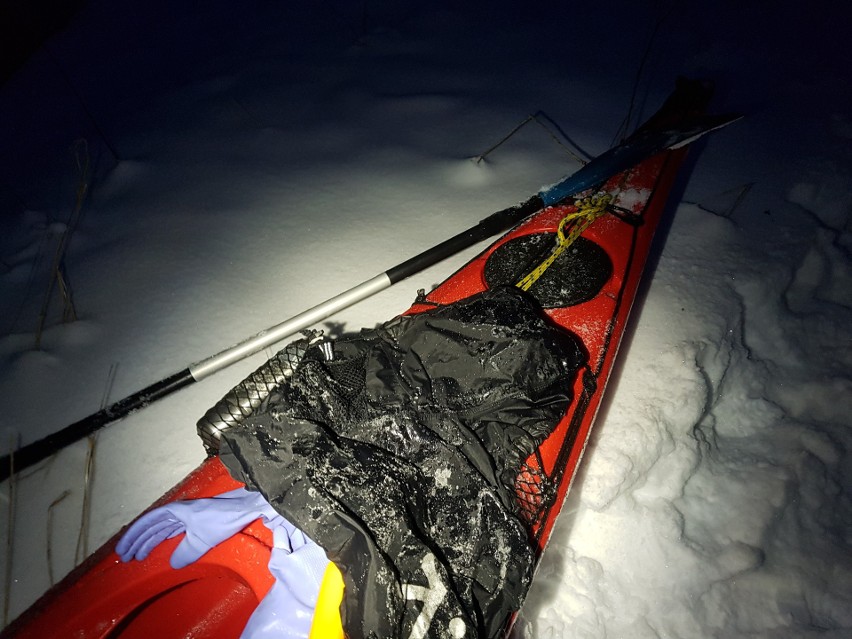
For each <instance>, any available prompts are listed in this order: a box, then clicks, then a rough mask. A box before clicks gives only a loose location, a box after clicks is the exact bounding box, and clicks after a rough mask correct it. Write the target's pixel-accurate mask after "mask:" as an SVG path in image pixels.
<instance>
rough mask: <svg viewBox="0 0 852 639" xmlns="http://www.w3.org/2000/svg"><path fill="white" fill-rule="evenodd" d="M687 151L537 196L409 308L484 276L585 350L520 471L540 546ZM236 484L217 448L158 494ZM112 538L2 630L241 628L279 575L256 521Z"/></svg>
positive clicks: (215, 490) (447, 296)
mask: <svg viewBox="0 0 852 639" xmlns="http://www.w3.org/2000/svg"><path fill="white" fill-rule="evenodd" d="M684 154H685V148H684V147H681V148H678V149H674V150H667V151H664V152H662V153H658V154H656V155H653V156H652V157H649V158H647V159H645V160H643V161H642V162H640V163H639V164H637V165H636V166H634V167H632V168H630V169H628V170H626V171H623V172H620V173H618V174H616V175H614V176H613V177H611V178H609V179H608V180H607V181H606V182H605V183H604V184H603V185H602V186H600V187H599V188H596V189H589V190H587V191H584V192H582V193H578V194H575V195H574V196H573V197H572V198H570V199H569V203H565V204H561V205H558V206H552V207H546V208H543V209H542V210H541V211H539V212H538V213H537V214H535V215H533V216H532V217H530V218H528V219H527V220H526V221H524V222H522V223H521V224H520V225H518V226H517V227H515V228H514V229H513V230H511V231H510V232H509V233H507V234H506V235H504V236H503V237H502V238H500V239H499V240H498V241H496V242H495V243H494V244H492V245H491V246H490V247H489V248H487V249H486V250H485V251H484V252H483V253H482V254H480V255H479V256H478V257H476V258H475V259H473V260H472V261H470V262H469V263H468V264H466V265H465V266H464V267H462V268H461V269H459V270H458V271H457V272H456V273H455V274H453V275H452V276H451V277H450V278H448V279H447V280H446V281H445V282H444V283H442V284H440V285H439V286H438V287H437V288H435V289H434V290H433V291H431V292H430V293H428V294H426V295H425V297H421V298H420V299H418V301H417V302H416V303H415V304H414V306H412V307H411V309H409V310H408V313H409V314H416V313H420V312H423V311H425V310H427V309H430V308H434V307H435V305H436V304H441V305H443V304H448V303H451V302H454V301H457V300H460V299H463V298H467V297H469V296H471V295H474V294H476V293H479V292H481V291H484V290H485V289H487V288H489V287H491V286H497V285H505V284H516V285H518V286H519V287H521V288H524V289H525V290H527V291H528V292H529V293H530V294H531V295H532V296H533V297H535V298H536V300H538V301H539V302H540V304H541V306H542V307H543V308H544V310H545V312H546V313H547V315H549V317H550V318H551V319H552V320H553V322H555V323H556V324H557V325H559V326H560V327H562V328H564V329H566V330H567V331H570V332H571V333H573V334H574V335H575V336H577V337H578V338H579V340H580V341H581V343H582V345H583V347H584V348H585V350H586V352H587V354H588V360H587V364H586V365H585V366H584V368H583V370H581V371H580V374H579V375H578V376H577V379H576V382H575V385H574V389H573V398H574V399H573V401H572V403H571V405H570V407H569V409H568V411H567V412H566V413H565V415H564V417H563V418H562V420H561V421H560V422H559V424H558V426H557V427H556V429H555V430H554V431H553V432H552V433H551V434H550V435H549V436H548V437H547V439H546V440H545V441H544V442H543V443H542V444H541V445H540V447H539V448H538V450H536V451H535V453H534V454H532V455H530V457H529V458H528V459H527V460H526V463H525V464H524V465H523V467H522V468H521V470H520V472H519V474H518V476H517V479H516V482H515V485H516V495H517V500H518V504H519V505H520V512H521V515H522V518H523V519H524V520H525V523H526V525H527V528H528V529H529V531H530V533H531V536H532V537H533V540H534V544H535V548H536V552H537V554H538V556H540V555H541V552H543V550H544V549H545V547H546V545H547V541H548V539H549V537H550V535H551V532H552V530H553V526H554V524H555V522H556V518H557V516H558V514H559V511H560V508H561V505H562V503H563V502H564V499H565V496H566V495H567V493H568V491H569V489H570V487H571V483H572V481H573V479H574V476H575V474H576V471H577V468H578V465H579V462H580V460H581V458H582V455H583V451H584V449H585V446H586V443H587V441H588V438H589V434H590V431H591V428H592V425H593V423H594V420H595V415H596V413H597V411H598V408H599V407H600V404H601V400H602V397H603V393H604V390H605V388H606V385H607V380H608V378H609V376H610V373H611V372H612V368H613V363H614V361H615V357H616V354H617V351H618V346H619V343H620V341H621V338H622V335H623V333H624V329H625V324H626V322H627V318H628V315H629V313H630V309H631V306H632V305H633V301H634V298H635V296H636V292H637V288H638V286H639V282H640V278H641V276H642V272H643V268H644V265H645V262H646V259H647V257H648V254H649V251H650V247H651V242H652V239H653V237H654V232H655V230H656V229H657V227H658V225H659V222H660V219H661V217H662V215H663V213H664V210H665V208H666V205H667V200H668V197H669V194H670V192H671V189H672V186H673V184H674V181H675V179H676V176H677V172H678V168H679V166H680V165H681V163H682V160H683V158H684ZM531 256H532V257H531ZM519 269H520V270H519ZM578 274H579V275H581V277H580V276H578ZM519 275H520V277H519ZM239 485H240V484H239V483H238V482H236V481H235V480H233V479H232V478H231V477H230V475H229V474H228V472H227V471H226V470H225V468H224V466H223V465H222V464H221V463H220V461H219V459H218V458H211V459H208V460H207V461H205V462H204V463H202V464H201V466H200V467H199V468H198V469H196V470H195V471H194V472H193V473H192V474H190V475H189V476H188V477H187V478H186V479H185V480H184V481H182V482H181V483H180V484H179V485H178V486H177V487H175V488H174V489H173V490H172V491H170V492H169V493H168V494H166V495H164V496H163V497H162V498H161V499H160V500H159V501H158V502H157V504H155V505H161V504H163V503H167V502H169V501H172V500H178V499H194V498H199V497H210V496H214V495H217V494H220V493H222V492H224V491H227V490H231V489H233V488H235V487H238V486H239ZM118 537H119V536H118V535H117V536H116V537H115V538H113V539H112V540H110V541H109V542H108V543H106V544H105V545H104V546H103V547H101V548H100V549H99V550H98V551H97V552H95V553H94V554H93V555H92V556H91V557H90V558H89V559H88V560H86V561H85V562H84V563H83V564H82V565H80V566H79V567H78V568H77V569H75V570H74V571H73V572H72V573H71V574H69V575H68V576H67V577H66V578H65V579H64V580H63V581H62V582H61V583H59V584H58V585H56V586H55V587H54V588H52V589H51V590H50V591H49V592H48V593H46V594H45V595H44V596H43V597H42V598H41V599H40V600H39V601H38V602H36V603H35V604H34V605H33V606H32V607H31V608H30V609H29V610H28V611H27V612H25V613H24V614H23V615H22V616H21V617H20V618H19V619H17V620H16V621H15V622H14V623H13V624H12V625H11V626H9V627H8V628H7V629H6V630H5V631H4V632H3V633H2V635H0V636H2V637H3V638H11V637H17V638H20V639H25V638H32V639H42V638H44V637H77V638H80V639H96V638H98V639H107V638H110V639H117V638H119V637H120V638H121V639H131V638H136V637H138V638H140V639H142V638H144V639H149V638H151V637H158V638H160V639H170V638H178V637H197V638H210V639H212V638H214V637H215V638H216V639H226V638H228V637H238V636H239V635H240V632H241V631H242V629H243V628H244V626H245V624H246V621H247V620H248V618H249V616H250V615H251V613H252V612H253V610H254V609H255V608H256V606H257V605H258V602H259V601H260V600H261V599H262V598H263V597H264V595H265V594H266V592H267V590H268V589H269V588H270V587H271V585H272V582H273V579H272V576H271V575H270V573H269V571H268V570H267V562H268V559H269V553H270V547H271V538H270V534H269V531H268V530H267V529H266V528H265V527H264V526H263V525H261V524H260V523H259V522H255V523H254V524H252V525H250V526H249V527H248V528H246V529H245V530H243V531H242V532H241V533H239V534H237V535H235V536H234V537H232V538H230V539H229V540H228V541H226V542H224V543H222V544H220V545H219V546H217V547H216V548H214V549H213V550H211V551H210V552H208V553H207V554H206V555H204V556H203V557H202V558H201V559H200V560H199V561H197V562H196V563H194V564H192V565H190V566H188V567H186V568H183V569H180V570H174V569H172V568H171V567H170V565H169V556H170V555H171V553H172V551H173V549H174V548H175V546H176V545H177V543H178V542H179V538H175V539H172V540H169V541H166V542H164V543H162V544H161V545H160V546H159V547H157V548H156V549H155V550H154V551H153V553H152V554H151V555H150V556H149V557H148V558H147V559H146V560H145V561H132V562H129V563H123V562H121V561H120V560H119V557H118V556H117V555H116V553H115V550H114V548H115V544H116V542H117V539H118ZM338 601H339V599H338ZM315 619H316V617H315ZM315 628H316V626H315ZM312 636H322V635H320V634H317V632H314V633H313V634H312Z"/></svg>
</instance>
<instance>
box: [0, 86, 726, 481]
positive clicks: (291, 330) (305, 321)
mask: <svg viewBox="0 0 852 639" xmlns="http://www.w3.org/2000/svg"><path fill="white" fill-rule="evenodd" d="M708 99H709V94H708V93H707V90H706V88H705V87H703V86H701V85H700V84H699V83H691V82H679V83H678V86H677V89H676V90H675V92H674V93H673V94H672V95H671V96H670V97H669V98H668V100H667V101H666V103H665V104H664V105H663V107H662V108H661V109H660V110H659V111H658V112H657V113H656V114H655V115H654V116H652V118H651V119H650V120H649V121H648V122H647V123H646V124H645V125H643V126H642V127H640V128H639V129H638V130H637V132H636V133H635V134H634V135H632V136H631V137H630V138H628V139H627V140H626V141H625V142H623V143H621V144H619V145H617V146H615V147H613V148H612V149H610V150H608V151H606V152H605V153H603V154H602V155H600V156H598V157H597V158H595V159H594V160H592V161H591V162H589V163H588V164H587V165H585V166H584V167H583V168H581V169H580V170H579V171H577V172H576V173H574V174H572V175H571V176H569V177H566V178H564V179H563V180H561V181H560V182H558V183H556V184H554V185H553V186H550V187H548V188H546V189H544V190H543V191H541V192H540V193H538V194H536V195H534V196H532V197H531V198H529V199H528V200H526V201H525V202H523V203H521V204H518V205H516V206H512V207H509V208H507V209H504V210H502V211H498V212H496V213H494V214H492V215H490V216H488V217H487V218H485V219H483V220H482V221H480V222H479V223H478V224H476V225H475V226H473V227H471V228H470V229H468V230H466V231H463V232H461V233H459V234H458V235H455V236H454V237H452V238H450V239H448V240H445V241H444V242H441V243H440V244H438V245H436V246H434V247H432V248H430V249H427V250H425V251H423V252H422V253H420V254H419V255H416V256H414V257H412V258H410V259H408V260H406V261H404V262H402V263H400V264H398V265H396V266H394V267H392V268H390V269H388V270H387V271H385V272H384V273H380V274H379V275H376V276H375V277H373V278H371V279H368V280H366V281H364V282H362V283H361V284H358V285H357V286H355V287H353V288H350V289H349V290H347V291H345V292H343V293H341V294H340V295H337V296H335V297H333V298H331V299H329V300H327V301H325V302H322V303H321V304H318V305H316V306H314V307H313V308H310V309H308V310H306V311H304V312H302V313H299V314H298V315H295V316H294V317H291V318H290V319H288V320H286V321H284V322H282V323H280V324H277V325H276V326H273V327H271V328H269V329H267V330H265V331H262V332H261V333H258V334H257V335H255V336H253V337H251V338H249V339H247V340H245V341H243V342H241V343H239V344H237V345H235V346H232V347H231V348H228V349H226V350H224V351H222V352H221V353H218V354H216V355H213V356H212V357H209V358H207V359H205V360H204V361H202V362H199V363H197V364H192V365H190V366H188V367H187V368H185V369H183V370H182V371H180V372H178V373H175V374H174V375H171V376H169V377H166V378H164V379H162V380H160V381H158V382H156V383H154V384H151V385H150V386H148V387H146V388H143V389H142V390H140V391H138V392H136V393H133V394H132V395H129V396H128V397H125V398H124V399H121V400H119V401H117V402H115V403H114V404H112V405H110V406H108V407H107V408H104V409H103V410H100V411H98V412H97V413H94V414H93V415H89V416H88V417H85V418H83V419H81V420H79V421H76V422H74V423H73V424H70V425H69V426H66V427H65V428H62V429H61V430H59V431H57V432H55V433H53V434H51V435H48V436H47V437H44V438H43V439H40V440H38V441H35V442H32V443H30V444H27V445H26V446H23V447H22V448H20V449H19V450H17V451H15V452H14V453H12V454H10V455H5V456H3V457H2V459H0V481H3V480H5V479H7V478H8V477H9V476H10V475H11V474H12V472H15V473H17V472H20V471H21V470H24V469H26V468H29V467H30V466H33V465H34V464H36V463H38V462H40V461H42V460H43V459H46V458H47V457H50V456H51V455H53V454H55V453H57V452H59V451H61V450H62V449H63V448H66V447H67V446H69V445H71V444H73V443H74V442H76V441H79V440H81V439H83V438H85V437H87V436H89V435H91V434H92V433H94V432H96V431H97V430H99V429H100V428H102V427H103V426H105V425H107V424H109V423H111V422H114V421H117V420H119V419H121V418H122V417H124V416H126V415H128V414H129V413H130V412H132V411H134V410H138V409H141V408H144V407H145V406H148V405H149V404H151V403H152V402H155V401H157V400H158V399H161V398H163V397H165V396H167V395H170V394H172V393H174V392H176V391H178V390H180V389H182V388H185V387H187V386H189V385H190V384H193V383H195V382H197V381H200V380H201V379H204V378H205V377H207V376H209V375H212V374H213V373H215V372H217V371H219V370H221V369H223V368H226V367H227V366H230V365H231V364H233V363H234V362H237V361H240V360H242V359H244V358H246V357H248V356H250V355H252V354H254V353H257V352H258V351H260V350H262V349H264V348H266V347H268V346H271V345H273V344H275V343H277V342H279V341H281V340H283V339H285V338H287V337H289V336H291V335H293V334H295V333H298V332H299V331H301V330H304V329H306V328H308V327H310V326H312V325H314V324H316V323H317V322H320V321H322V320H324V319H326V318H328V317H330V316H331V315H333V314H334V313H336V312H338V311H340V310H342V309H344V308H347V307H349V306H352V305H353V304H355V303H356V302H359V301H361V300H364V299H366V298H368V297H370V296H372V295H375V294H376V293H378V292H379V291H382V290H384V289H386V288H388V287H390V286H392V285H394V284H396V283H397V282H400V281H402V280H404V279H406V278H408V277H410V276H412V275H414V274H415V273H419V272H421V271H423V270H424V269H426V268H428V267H430V266H432V265H433V264H436V263H438V262H440V261H442V260H444V259H446V258H447V257H450V256H452V255H455V254H456V253H458V252H459V251H462V250H463V249H466V248H468V247H470V246H472V245H474V244H476V243H477V242H479V241H481V240H484V239H487V238H489V237H492V236H494V235H497V234H498V233H502V232H504V231H507V230H509V229H510V228H512V227H513V226H514V225H516V224H517V223H519V222H520V221H521V220H523V219H524V218H526V217H528V216H529V215H532V214H533V213H535V212H537V211H539V210H541V209H542V208H543V207H545V206H552V205H554V204H557V203H559V202H562V201H563V200H565V199H567V198H568V197H569V196H571V195H573V194H575V193H578V192H581V191H584V190H586V189H589V188H591V187H593V186H596V185H598V184H601V183H602V182H604V181H606V180H607V179H608V178H610V177H612V176H613V175H615V174H617V173H620V172H621V171H624V170H626V169H629V168H630V167H632V166H634V165H636V164H638V163H639V162H641V161H642V160H644V159H646V158H648V157H651V156H653V155H655V154H657V153H659V152H662V151H664V150H667V149H674V148H678V147H681V146H684V145H686V144H689V143H690V142H692V141H694V140H696V139H697V138H699V137H701V136H702V135H704V134H706V133H709V132H710V131H714V130H716V129H719V128H721V127H723V126H725V125H727V124H729V123H731V122H733V121H734V120H736V119H738V117H732V116H716V117H706V116H698V117H695V118H692V119H690V121H689V122H682V121H681V122H670V121H668V118H667V114H668V113H670V112H671V111H672V106H675V105H676V106H677V109H678V110H679V111H680V112H681V113H682V112H683V111H684V109H683V104H684V103H688V104H689V105H690V106H691V107H692V108H691V109H690V110H691V111H693V112H699V113H700V111H701V109H703V107H704V105H705V104H706V102H707V100H708Z"/></svg>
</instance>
